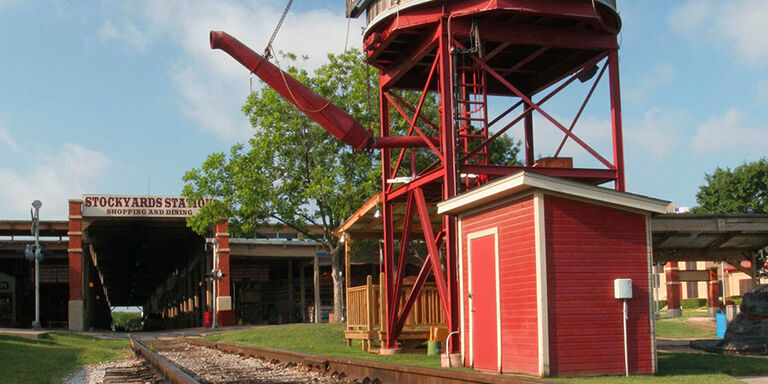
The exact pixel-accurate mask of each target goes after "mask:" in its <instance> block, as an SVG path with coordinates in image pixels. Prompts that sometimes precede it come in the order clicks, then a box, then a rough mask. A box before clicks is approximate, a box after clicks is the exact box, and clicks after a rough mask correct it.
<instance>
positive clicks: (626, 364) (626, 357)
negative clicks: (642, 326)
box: [621, 300, 629, 377]
mask: <svg viewBox="0 0 768 384" xmlns="http://www.w3.org/2000/svg"><path fill="white" fill-rule="evenodd" d="M621 302H622V303H623V304H624V305H623V307H624V309H623V317H624V374H625V375H626V376H627V377H628V376H629V351H628V350H627V317H628V316H627V300H622V301H621Z"/></svg>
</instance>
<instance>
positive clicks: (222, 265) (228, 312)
mask: <svg viewBox="0 0 768 384" xmlns="http://www.w3.org/2000/svg"><path fill="white" fill-rule="evenodd" d="M228 225H229V224H228V223H227V222H226V221H225V222H221V223H218V224H216V240H217V241H218V243H219V269H220V270H221V272H222V273H223V274H224V278H223V279H221V280H219V281H218V282H217V284H218V286H217V287H216V289H217V293H218V296H219V297H217V298H216V312H217V317H218V321H219V325H222V326H228V325H235V311H234V309H233V308H232V294H231V293H230V282H229V233H228V232H227V227H228Z"/></svg>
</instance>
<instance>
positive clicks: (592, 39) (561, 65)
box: [347, 0, 624, 350]
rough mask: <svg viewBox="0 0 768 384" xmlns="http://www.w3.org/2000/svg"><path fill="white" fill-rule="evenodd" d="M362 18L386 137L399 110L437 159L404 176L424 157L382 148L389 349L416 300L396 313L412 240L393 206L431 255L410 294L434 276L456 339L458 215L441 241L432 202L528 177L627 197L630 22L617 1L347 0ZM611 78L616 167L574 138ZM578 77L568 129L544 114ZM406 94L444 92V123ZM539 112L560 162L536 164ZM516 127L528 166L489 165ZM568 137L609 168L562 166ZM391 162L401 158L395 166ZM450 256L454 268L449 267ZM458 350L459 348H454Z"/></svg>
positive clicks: (567, 162) (608, 130)
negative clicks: (409, 161) (401, 205)
mask: <svg viewBox="0 0 768 384" xmlns="http://www.w3.org/2000/svg"><path fill="white" fill-rule="evenodd" d="M363 12H365V13H366V17H367V21H368V23H367V27H366V30H365V35H364V43H363V49H364V51H365V53H366V55H367V58H368V62H369V63H370V64H371V65H373V66H375V67H377V68H378V69H379V70H380V73H381V76H380V86H379V92H380V100H381V115H380V119H381V132H380V136H381V137H388V136H390V121H389V117H390V111H391V110H395V111H397V113H398V114H400V115H402V117H403V118H404V119H405V120H406V121H408V122H410V123H411V125H410V127H409V130H408V134H409V135H413V136H420V137H422V138H423V139H424V142H425V143H426V144H427V148H428V149H427V150H430V151H432V152H433V155H434V158H435V162H434V163H433V164H432V165H430V166H428V167H426V168H425V169H417V170H415V171H414V170H411V169H407V170H403V169H400V164H401V163H402V159H403V158H404V156H407V155H408V153H407V152H408V151H415V150H422V151H423V150H425V149H423V148H405V149H401V150H399V151H397V152H396V153H393V150H392V149H390V148H384V149H382V154H381V158H382V164H383V167H382V174H383V180H382V196H381V201H382V202H383V204H382V218H383V228H384V271H385V275H386V287H387V298H388V301H387V308H388V310H387V319H386V331H387V332H386V333H387V340H386V345H385V346H384V347H385V348H386V347H388V348H394V347H396V345H395V341H396V340H397V336H398V334H399V333H400V331H401V329H402V326H403V323H404V321H405V318H406V317H407V316H408V313H409V311H410V308H411V305H412V304H413V300H410V299H406V302H405V305H404V308H403V309H402V311H399V312H400V313H398V310H397V308H399V307H400V303H398V297H399V295H397V294H394V293H395V292H398V290H399V287H400V286H401V281H402V277H403V273H404V268H403V267H404V266H405V262H404V259H403V255H406V254H407V247H408V243H409V236H410V231H409V230H408V229H407V227H406V228H397V229H396V228H394V227H393V221H392V203H393V202H395V201H403V200H406V201H407V202H408V203H407V204H406V207H407V208H406V213H405V217H406V219H405V220H404V221H402V224H400V225H401V226H408V225H409V223H410V217H411V215H413V206H414V205H415V206H416V207H417V210H418V212H419V215H420V218H421V222H422V223H425V224H427V225H425V226H424V227H425V229H424V232H425V233H424V241H426V243H427V246H428V247H427V248H428V249H429V258H428V260H427V261H426V263H425V266H424V268H422V273H421V274H420V275H419V277H418V279H417V284H415V286H414V292H412V294H411V295H410V297H411V298H413V299H415V298H416V297H417V295H418V293H419V288H420V287H421V284H423V282H424V281H425V280H426V278H427V274H428V273H429V272H430V271H431V272H432V274H433V275H434V277H435V281H436V283H437V286H438V289H439V290H440V292H441V298H442V300H443V308H444V310H445V313H446V320H447V326H448V328H449V329H450V330H451V331H455V330H457V329H458V322H459V319H458V316H459V311H458V302H457V298H458V296H459V294H458V291H457V272H456V270H455V268H456V265H457V262H456V254H457V249H458V243H457V226H456V223H455V220H454V219H453V218H452V217H449V216H444V217H443V225H442V228H437V231H436V232H432V229H431V228H429V227H430V226H429V225H428V223H429V220H428V213H427V209H426V207H427V204H428V203H433V202H437V201H441V200H446V199H449V198H451V197H454V196H456V195H457V194H460V193H462V192H464V191H466V190H468V189H471V188H472V187H474V186H476V185H479V184H483V183H485V182H487V181H490V180H493V179H494V178H497V177H500V176H505V175H509V174H512V173H516V172H519V171H520V170H524V169H525V170H530V171H533V172H537V173H541V174H545V175H549V176H556V177H562V178H568V179H575V180H579V181H582V182H585V183H590V184H602V183H605V182H614V184H615V188H616V189H617V190H620V191H623V190H624V163H623V150H622V128H621V102H620V93H619V67H618V43H617V34H618V32H619V29H620V27H621V21H620V18H619V16H618V14H617V12H616V4H615V1H613V0H465V1H437V0H433V1H424V0H410V1H408V0H402V1H397V0H374V1H348V5H347V15H348V16H349V17H358V16H360V15H361V14H362V13H363ZM606 70H607V71H608V77H609V80H608V81H609V82H610V85H609V86H610V106H607V107H606V108H605V111H606V112H607V111H610V121H611V124H610V126H606V127H605V135H606V136H607V135H610V136H611V137H612V141H613V158H612V159H606V158H605V157H603V156H602V155H600V154H599V153H598V151H596V150H595V149H593V148H592V147H591V146H590V145H589V144H588V143H586V142H585V141H584V140H582V139H581V138H579V136H578V135H577V133H578V130H576V131H574V127H575V124H576V122H577V121H578V119H579V117H581V115H582V113H583V111H584V109H585V106H586V105H587V102H588V101H589V100H590V98H591V97H592V95H593V93H594V91H595V88H596V86H597V85H598V83H600V80H601V79H602V77H603V75H604V73H605V72H606ZM576 80H580V81H579V82H588V81H591V83H592V85H591V88H589V91H588V93H587V95H586V97H585V98H584V100H583V102H582V103H581V105H580V107H579V109H578V112H577V114H576V116H575V118H574V119H573V120H572V121H570V122H568V123H561V122H559V121H558V120H556V119H555V118H554V117H553V116H552V114H551V113H548V112H547V110H546V106H545V105H544V104H545V103H546V102H547V101H549V100H550V99H551V98H552V97H553V96H555V95H556V94H558V93H560V92H561V91H562V90H563V89H564V88H566V87H568V86H569V85H571V84H573V83H574V81H576ZM579 82H577V83H579ZM400 90H417V91H420V92H422V93H427V92H437V94H438V96H439V100H440V116H439V120H438V121H430V120H429V119H427V118H426V117H424V116H423V115H422V114H421V113H420V110H421V108H422V105H421V104H417V105H410V104H408V103H406V102H405V101H404V100H403V98H402V97H401V96H399V95H398V91H400ZM489 96H499V97H500V98H497V99H502V100H501V101H500V100H495V101H494V102H495V103H496V102H497V103H498V104H499V105H502V104H503V105H504V108H503V109H502V110H503V112H502V113H501V114H499V115H497V116H490V114H489V108H488V107H489V106H488V97H489ZM421 100H423V97H422V99H421ZM420 103H421V101H420ZM609 108H610V109H609ZM534 114H538V115H539V116H540V117H541V118H543V119H542V120H544V121H546V122H547V123H548V124H547V125H550V126H554V127H556V128H557V129H559V131H560V132H561V136H562V141H561V144H560V145H559V147H558V148H557V149H556V150H555V151H554V156H553V158H548V159H539V161H537V159H536V158H535V157H534V156H535V155H534V154H535V152H534V145H533V143H534V140H533V138H534V132H535V131H536V130H535V129H534V124H533V122H534V119H533V115H534ZM512 116H516V117H514V118H512ZM537 120H538V119H537ZM502 121H503V122H504V123H503V124H502V123H501V122H502ZM519 122H523V125H524V143H525V147H524V148H525V149H524V151H525V164H524V165H523V166H519V167H510V166H503V165H498V164H491V163H490V162H489V153H490V149H489V146H490V144H491V142H492V141H493V140H494V139H496V138H498V137H499V136H501V135H502V134H504V132H506V131H507V130H508V129H509V128H511V127H512V126H514V125H516V124H517V123H519ZM424 127H427V128H431V129H432V130H434V131H437V132H438V133H439V145H432V144H430V141H429V140H427V137H426V135H425V133H424V131H425V130H424V129H423V128H424ZM420 128H421V129H420ZM547 129H548V130H549V131H545V132H552V131H551V128H550V127H547ZM550 134H551V133H550ZM566 140H572V141H573V142H575V143H577V144H578V145H579V146H580V147H582V148H583V149H584V150H585V151H586V152H587V153H589V154H590V155H591V156H592V157H594V158H595V159H596V160H597V162H599V163H600V164H601V167H600V168H597V169H592V168H574V167H573V166H572V163H571V159H570V158H564V159H563V158H559V156H560V154H561V150H562V148H563V144H564V143H565V141H566ZM547 150H551V149H547ZM393 155H394V156H396V159H397V160H396V161H395V162H394V163H393V162H392V159H393V157H392V156H393ZM390 164H394V166H390ZM401 176H406V177H409V179H410V181H408V182H407V183H405V184H393V183H392V180H394V179H395V178H396V177H401ZM394 232H398V233H403V234H404V235H403V237H402V239H401V241H400V244H401V249H399V250H397V251H398V252H397V254H398V257H395V251H396V250H395V249H393V248H394V238H393V233H394ZM441 246H442V247H443V248H441ZM442 255H444V257H445V259H444V260H442V261H441V256H442ZM396 264H397V266H399V267H400V268H396V266H395V265H396ZM442 265H445V270H443V267H442ZM457 344H458V343H456V344H454V345H453V346H452V349H454V350H456V348H457Z"/></svg>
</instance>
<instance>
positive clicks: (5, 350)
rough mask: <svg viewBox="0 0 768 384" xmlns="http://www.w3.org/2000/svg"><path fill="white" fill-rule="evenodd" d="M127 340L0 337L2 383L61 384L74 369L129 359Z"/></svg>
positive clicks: (70, 336)
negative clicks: (62, 379) (64, 377)
mask: <svg viewBox="0 0 768 384" xmlns="http://www.w3.org/2000/svg"><path fill="white" fill-rule="evenodd" d="M126 347H127V342H126V341H125V340H96V339H94V338H92V337H89V336H80V335H70V334H50V335H46V336H44V337H43V338H40V339H29V338H24V337H17V336H7V335H3V336H0V383H60V382H61V378H62V377H63V376H64V375H65V374H66V373H67V372H70V371H72V370H73V369H74V368H75V367H77V366H79V365H85V364H94V363H98V362H103V361H109V360H115V359H120V358H123V357H125V356H127V353H126V351H125V348H126Z"/></svg>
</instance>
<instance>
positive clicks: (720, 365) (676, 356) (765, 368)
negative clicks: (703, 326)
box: [657, 353, 768, 376]
mask: <svg viewBox="0 0 768 384" xmlns="http://www.w3.org/2000/svg"><path fill="white" fill-rule="evenodd" d="M658 356H659V360H658V361H659V373H658V374H657V376H678V375H707V374H718V373H721V374H726V375H730V376H762V375H768V360H766V359H761V358H748V357H735V356H724V355H710V354H687V353H659V355H658Z"/></svg>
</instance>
